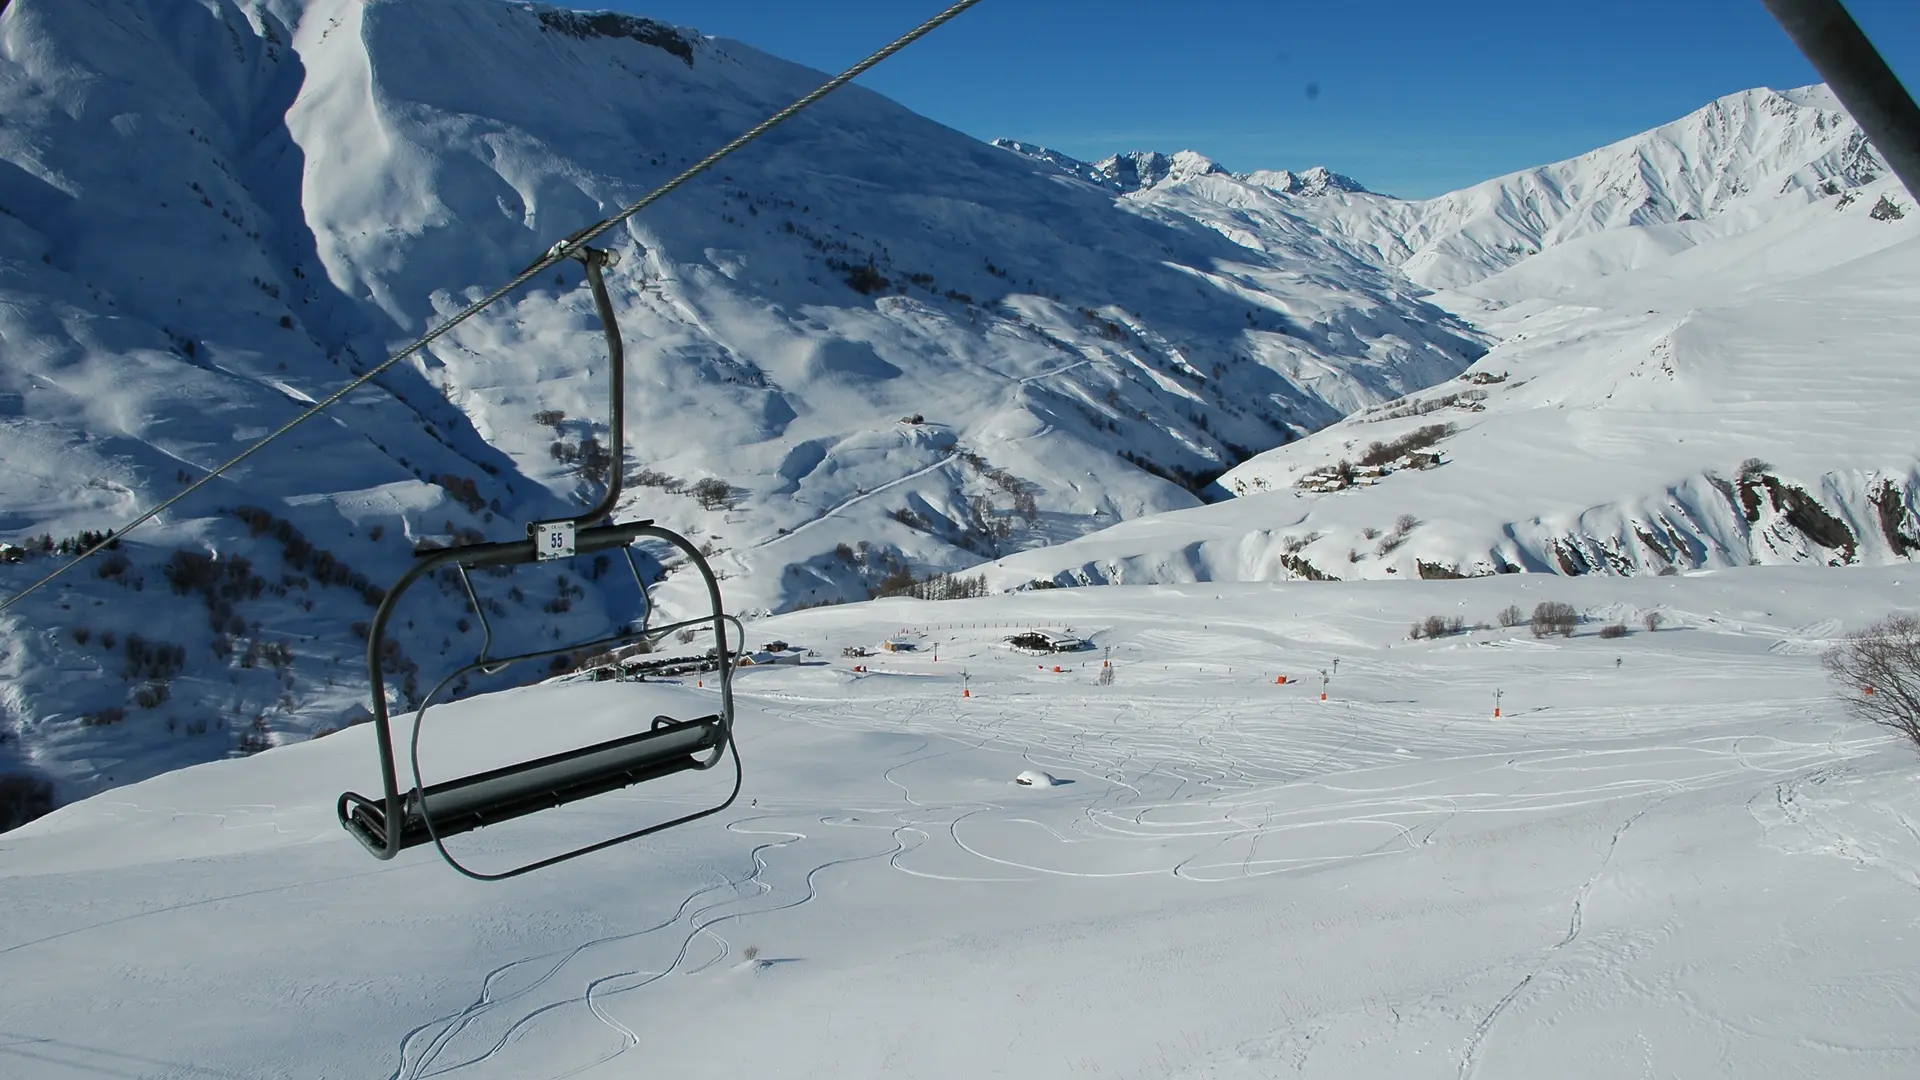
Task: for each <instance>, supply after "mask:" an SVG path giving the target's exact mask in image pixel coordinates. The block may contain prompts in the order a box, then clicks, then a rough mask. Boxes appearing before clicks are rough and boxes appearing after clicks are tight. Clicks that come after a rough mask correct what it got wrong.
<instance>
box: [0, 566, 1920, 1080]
mask: <svg viewBox="0 0 1920 1080" xmlns="http://www.w3.org/2000/svg"><path fill="white" fill-rule="evenodd" d="M1543 600H1558V601H1565V602H1568V603H1572V604H1574V605H1575V606H1576V607H1577V608H1579V609H1581V610H1582V611H1584V612H1586V613H1587V614H1588V615H1589V617H1590V621H1588V622H1585V623H1583V624H1582V625H1581V626H1580V627H1579V628H1578V629H1577V631H1576V633H1575V634H1574V635H1573V636H1572V637H1570V638H1559V637H1554V638H1548V639H1543V640H1536V639H1534V638H1533V637H1532V636H1531V635H1530V634H1528V633H1527V631H1526V630H1525V629H1523V628H1516V629H1486V630H1471V631H1468V632H1464V633H1461V634H1458V635H1454V636H1450V637H1446V638H1443V639H1440V640H1435V641H1420V642H1410V641H1408V640H1407V639H1406V627H1407V625H1408V624H1409V622H1410V621H1412V620H1415V619H1418V618H1421V617H1423V616H1426V615H1430V614H1434V613H1436V612H1438V613H1441V614H1446V615H1453V614H1458V615H1461V616H1463V617H1464V619H1465V621H1466V622H1467V623H1468V624H1469V625H1472V624H1475V623H1480V622H1492V621H1494V614H1495V612H1497V611H1499V610H1500V609H1501V608H1503V607H1505V606H1507V605H1509V604H1515V605H1519V606H1521V607H1523V608H1526V609H1531V607H1532V606H1533V605H1534V604H1535V603H1537V602H1540V601H1543ZM1916 606H1920V577H1916V575H1915V573H1914V570H1913V568H1911V567H1877V568H1853V569H1840V570H1835V569H1825V568H1814V567H1757V568H1740V569H1734V570H1727V571H1718V572H1708V573H1700V574H1689V575H1683V576H1678V577H1669V578H1654V577H1639V578H1608V577H1598V576H1593V577H1585V578H1579V579H1561V578H1550V577H1544V576H1539V575H1520V576H1509V577H1499V578H1488V579H1482V580H1477V581H1466V582H1412V583H1393V584H1388V583H1367V582H1363V583H1329V584H1304V583H1303V584H1287V585H1259V584H1230V585H1213V584H1207V585H1189V586H1180V587H1158V588H1129V587H1120V588H1106V589H1078V590H1062V591H1051V592H1040V593H1031V594H1023V595H1018V596H1010V597H996V598H990V599H984V600H963V601H949V602H942V603H932V602H920V601H883V602H879V603H874V604H863V605H850V606H847V607H842V608H835V609H821V610H816V611H808V612H803V613H799V614H795V615H790V616H782V617H779V618H776V619H772V620H765V621H760V622H756V623H755V624H754V625H753V627H752V629H753V630H754V632H755V634H756V635H777V636H778V637H779V638H780V639H781V640H785V641H788V642H790V643H793V644H795V645H800V646H804V647H806V648H809V649H812V650H813V651H815V652H816V653H818V654H819V656H820V657H831V658H832V659H831V660H825V659H816V660H814V661H812V662H809V663H808V664H805V665H800V666H793V665H773V666H766V667H757V668H752V669H748V670H746V671H745V672H743V674H742V677H741V679H740V683H739V686H740V705H741V713H740V723H739V732H740V740H741V752H742V755H743V757H744V759H745V763H746V769H747V783H746V789H745V791H744V792H743V793H742V795H741V797H740V799H739V801H738V803H736V804H735V805H734V806H733V807H732V808H731V809H730V810H728V811H726V812H725V813H724V814H722V815H720V816H717V817H714V818H711V819H708V820H706V821H703V822H701V823H698V824H695V825H692V826H689V827H686V828H684V829H681V830H677V831H674V832H671V833H667V834H662V835H661V836H659V837H657V838H655V839H652V840H649V841H646V842H642V843H637V844H632V845H628V846H625V847H621V848H618V849H615V850H612V851H608V852H605V853H601V854H598V855H595V856H591V857H588V858H586V859H582V860H577V861H575V862H573V863H569V864H567V865H564V866H561V867H556V868H553V869H551V870H548V871H545V872H542V873H539V874H536V875H534V876H531V877H528V878H523V879H518V880H515V881H513V882H509V883H505V884H500V885H479V884H476V883H474V882H471V881H468V880H466V879H463V878H460V877H457V876H455V875H454V874H453V873H452V872H451V871H448V870H447V869H445V868H444V867H443V866H441V865H440V863H439V862H438V861H437V860H436V859H435V858H434V857H433V856H432V855H431V853H430V852H426V851H418V850H416V851H412V852H407V853H403V854H402V855H401V856H400V857H399V858H397V859H396V860H394V861H392V862H389V863H379V862H375V861H373V860H372V859H370V858H369V857H368V856H367V854H366V853H365V852H364V851H363V850H361V848H360V847H359V845H358V844H356V843H354V842H353V841H352V840H351V839H350V838H348V837H347V836H346V835H345V834H344V833H343V832H341V830H340V829H339V828H338V826H337V825H336V824H335V823H334V821H333V800H334V798H335V796H336V795H337V794H338V793H339V792H340V791H342V790H345V789H347V788H350V787H351V788H357V789H360V790H366V788H367V785H368V784H369V783H370V782H371V781H372V777H373V768H374V755H373V742H372V739H371V737H370V736H371V734H372V733H371V731H370V730H369V729H368V728H366V727H355V728H350V729H348V730H346V731H344V732H341V733H340V734H337V735H334V736H331V737H328V738H326V739H322V740H319V741H315V742H311V743H305V744H301V745H297V746H290V747H284V748H280V749H276V750H273V751H270V752H268V753H265V754H262V755H259V756H257V757H254V758H251V759H248V760H240V761H227V762H216V763H213V764H209V765H203V766H199V767H196V768H192V769H187V770H182V771H179V772H175V773H171V774H168V775H166V776H162V777H157V778H155V779H152V780H148V781H145V782H143V783H139V784H135V785H131V786H128V787H125V788H122V789H120V790H118V791H115V792H112V793H109V794H106V795H102V796H98V797H96V798H93V799H89V800H86V801H84V802H81V803H78V804H75V805H72V806H69V807H66V808H64V809H62V810H59V811H56V812H55V813H54V814H52V815H51V816H49V817H46V818H43V819H41V820H40V821H37V822H35V823H33V824H30V825H28V826H26V827H25V828H23V829H20V830H17V831H15V832H13V833H9V834H7V835H6V836H5V837H0V896H4V898H5V906H6V911H7V918H6V920H5V921H4V924H0V958H4V959H0V964H4V969H5V971H6V973H7V976H6V978H5V979H4V980H0V1016H4V1017H5V1018H6V1019H5V1022H4V1024H0V1030H3V1031H4V1035H0V1072H4V1074H5V1075H7V1076H9V1077H18V1078H25V1080H69V1078H75V1080H77V1078H93V1077H99V1076H102V1075H113V1076H143V1077H144V1076H153V1077H160V1076H236V1077H237V1076H245V1077H249V1078H262V1077H310V1076H354V1077H392V1078H401V1077H405V1078H415V1077H427V1076H448V1077H469V1078H480V1077H500V1078H509V1080H545V1078H553V1077H562V1076H596V1077H643V1076H645V1077H653V1076H738V1075H755V1074H763V1075H781V1076H819V1077H835V1078H860V1077H874V1078H879V1077H899V1076H919V1077H928V1078H940V1077H953V1078H956V1080H962V1078H964V1080H976V1078H979V1077H992V1076H1013V1075H1019V1076H1032V1075H1035V1074H1042V1075H1053V1076H1069V1075H1082V1074H1085V1075H1099V1076H1122V1077H1176V1078H1188V1080H1198V1078H1207V1080H1228V1078H1232V1080H1239V1078H1248V1080H1251V1078H1253V1077H1273V1076H1316V1077H1330V1078H1331V1077H1353V1076H1395V1077H1410V1078H1420V1077H1431V1078H1435V1080H1441V1078H1444V1080H1457V1078H1459V1077H1477V1078H1482V1080H1497V1078H1502V1077H1513V1078H1538V1077H1545V1076H1551V1077H1568V1078H1578V1077H1617V1076H1621V1075H1653V1076H1689V1077H1701V1076H1726V1077H1752V1076H1789V1075H1798V1076H1820V1077H1827V1078H1867V1077H1884V1078H1904V1077H1911V1076H1913V1075H1915V1074H1916V1072H1920V1028H1916V1026H1915V1025H1914V1023H1913V1016H1914V1009H1915V1002H1916V1001H1917V1000H1920V924H1916V922H1915V919H1914V917H1913V915H1912V911H1913V908H1914V903H1913V902H1914V898H1915V895H1916V893H1915V890H1916V888H1920V785H1916V783H1915V781H1916V779H1920V756H1917V755H1916V753H1915V748H1914V747H1912V746H1910V745H1906V744H1902V743H1898V742H1895V741H1892V740H1891V739H1889V738H1887V737H1886V736H1885V735H1884V734H1883V733H1882V732H1881V731H1880V730H1879V729H1876V728H1873V727H1870V726H1866V725H1863V724H1861V723H1859V722H1856V721H1854V720H1851V719H1849V718H1848V717H1847V716H1845V715H1843V714H1842V713H1841V712H1840V711H1839V709H1838V707H1837V706H1836V705H1835V704H1834V702H1833V701H1832V699H1831V697H1830V695H1829V691H1828V688H1827V686H1826V684H1825V681H1824V679H1823V677H1822V675H1821V673H1820V671H1819V668H1818V664H1817V660H1816V654H1817V653H1818V652H1819V650H1820V649H1822V648H1823V647H1825V646H1826V645H1827V644H1828V643H1830V642H1831V641H1833V640H1834V639H1835V638H1836V637H1838V636H1839V635H1841V634H1843V633H1844V632H1846V631H1848V630H1851V629H1855V628H1857V627H1859V626H1861V625H1863V623H1864V622H1865V621H1867V620H1869V619H1871V618H1874V617H1877V616H1878V615H1880V614H1881V613H1883V612H1884V611H1885V610H1887V609H1888V608H1894V607H1898V608H1906V609H1909V610H1911V609H1914V608H1915V607H1916ZM1648 612H1659V613H1661V614H1662V615H1663V616H1664V620H1665V621H1664V625H1663V626H1662V627H1661V629H1659V630H1658V631H1657V632H1651V633H1649V632H1646V631H1644V630H1641V629H1639V627H1640V619H1641V617H1642V616H1643V615H1644V614H1645V613H1648ZM1613 620H1622V621H1624V622H1625V623H1626V624H1627V625H1628V626H1630V627H1633V628H1634V632H1633V633H1632V634H1630V635H1629V636H1627V637H1625V638H1624V639H1619V640H1613V641H1607V640H1602V639H1600V638H1598V637H1597V636H1596V633H1595V627H1596V625H1598V624H1601V623H1605V622H1611V621H1613ZM1023 628H1025V629H1033V628H1038V629H1053V630H1059V631H1061V632H1068V631H1070V632H1072V633H1074V634H1076V635H1088V636H1091V638H1092V640H1093V641H1094V643H1095V644H1096V645H1098V646H1101V647H1102V648H1103V649H1104V648H1106V647H1111V649H1112V656H1113V662H1114V665H1115V671H1116V677H1115V679H1114V680H1113V682H1112V683H1111V684H1110V685H1100V684H1099V683H1098V681H1097V680H1096V673H1097V671H1098V670H1099V666H1100V660H1099V659H1098V658H1097V657H1095V658H1089V657H1087V656H1086V655H1085V654H1083V655H1080V656H1075V657H1071V658H1064V657H1063V658H1061V659H1063V660H1065V661H1066V662H1064V663H1062V664H1061V666H1062V668H1063V671H1062V672H1060V673H1055V672H1054V671H1053V670H1052V665H1051V664H1049V665H1048V666H1047V667H1046V668H1044V669H1037V668H1036V666H1035V664H1034V663H1033V661H1032V659H1031V658H1030V657H1027V656H1024V655H1021V654H1018V653H1014V652H1010V651H1008V650H1006V649H1005V648H1003V647H1002V644H1001V643H1002V641H1003V639H1004V638H1005V637H1006V636H1007V635H1008V634H1009V633H1011V632H1016V631H1018V630H1019V629H1023ZM902 631H906V632H909V633H914V634H917V635H919V640H923V641H926V642H928V643H929V644H935V643H937V645H938V655H939V659H938V660H937V661H936V660H934V659H932V657H933V655H934V652H933V650H932V649H923V650H916V651H915V652H912V653H901V654H895V655H888V656H880V657H870V658H867V659H864V660H861V661H858V662H859V663H861V664H862V665H864V666H866V667H867V668H868V671H867V673H865V674H860V673H856V672H854V671H853V665H854V664H855V662H856V661H853V660H843V659H840V654H841V650H842V649H843V648H846V647H848V646H863V647H869V648H871V647H872V646H874V645H876V644H877V643H878V642H879V641H881V640H883V639H885V638H887V637H889V636H892V635H898V634H900V633H901V632H902ZM1336 664H1337V667H1336ZM1323 670H1325V671H1327V672H1328V674H1329V681H1328V682H1327V684H1326V686H1327V690H1328V700H1327V701H1326V702H1324V703H1323V702H1321V701H1320V700H1319V691H1320V688H1321V686H1322V681H1321V679H1320V677H1319V675H1320V672H1321V671H1323ZM963 671H964V672H965V673H966V675H967V676H968V682H969V684H970V688H971V690H972V696H971V697H962V696H961V690H962V685H963V682H962V678H961V675H962V672H963ZM1279 674H1285V675H1287V676H1288V681H1287V683H1286V684H1284V685H1279V684H1276V683H1275V676H1276V675H1279ZM1496 693H1498V694H1499V695H1500V696H1499V698H1498V699H1497V700H1498V701H1499V703H1500V707H1501V712H1502V715H1501V716H1500V717H1499V718H1498V719H1496V718H1495V717H1494V716H1493V711H1494V707H1495V702H1496V697H1495V695H1496ZM712 704H713V691H712V689H711V686H709V687H708V688H706V689H700V688H698V687H695V686H691V685H685V684H663V683H647V684H633V683H586V682H579V683H556V684H549V685H542V686H538V687H531V688H526V689H520V690H515V691H509V692H506V693H501V694H497V695H489V696H487V697H483V698H479V699H475V700H471V701H468V702H464V703H461V704H458V705H455V706H452V707H449V708H447V709H445V710H444V711H443V712H438V713H436V714H432V715H430V716H429V718H428V732H427V736H426V739H425V741H424V745H423V759H424V762H425V768H426V770H427V774H428V777H429V778H430V779H434V778H441V777H445V776H451V775H456V774H458V773H460V772H463V771H465V770H470V769H477V768H484V767H487V766H489V765H492V764H496V763H498V762H499V761H501V760H506V759H511V758H513V757H514V756H516V755H530V754H537V753H542V752H545V751H548V750H551V749H554V748H556V747H557V746H560V745H565V744H568V743H574V742H584V741H588V740H592V739H597V738H602V737H608V736H612V735H615V734H619V733H624V732H627V731H631V730H633V729H634V727H635V725H636V724H640V723H644V722H645V719H646V718H650V717H651V716H653V715H654V714H655V713H656V712H667V713H672V714H676V715H683V716H684V715H691V714H695V713H697V712H703V711H705V710H707V709H710V708H711V707H712ZM1023 769H1033V770H1039V771H1044V772H1046V773H1049V774H1052V775H1054V776H1058V777H1060V778H1062V779H1065V780H1071V781H1073V782H1072V783H1070V784H1064V785H1062V786H1059V787H1053V788H1038V787H1034V788H1014V787H1012V786H1010V785H1009V783H1008V777H1009V776H1012V775H1015V774H1016V773H1017V772H1019V771H1021V770H1023ZM721 788H723V778H720V777H716V776H712V775H708V776H704V777H701V778H698V779H695V780H689V781H687V782H685V783H684V784H681V785H680V786H677V787H672V788H670V789H669V790H666V791H664V792H662V791H659V790H656V789H653V788H647V789H640V790H634V791H628V792H622V793H618V794H614V795H609V796H605V797H602V798H601V799H599V800H596V801H593V802H590V803H586V804H579V805H578V806H576V807H569V808H568V809H566V810H563V811H557V812H550V813H547V814H543V815H540V816H537V817H534V818H530V819H525V820H522V821H520V822H515V823H510V824H508V825H503V826H498V827H495V828H490V829H487V830H483V831H481V832H479V833H475V834H470V835H468V836H464V837H459V838H456V846H457V848H458V850H459V851H460V852H461V853H462V854H463V856H465V857H467V858H469V859H470V860H471V861H473V862H475V863H478V864H480V865H481V866H483V867H486V866H493V867H497V866H502V865H505V864H506V863H508V862H509V861H512V860H516V859H523V858H526V857H529V856H531V855H534V854H536V853H543V852H550V851H554V850H557V849H558V848H560V847H561V846H563V845H569V844H574V843H578V842H581V841H584V840H587V839H589V838H592V837H597V836H601V835H605V834H607V833H609V832H611V831H614V830H619V829H625V828H629V827H631V826H633V825H634V824H636V823H638V822H640V821H642V820H645V819H648V818H649V817H657V816H659V815H664V814H670V813H676V812H679V811H682V810H684V809H687V808H690V807H692V806H694V805H696V803H697V800H698V798H699V797H701V796H711V795H713V794H714V792H715V791H716V790H718V789H721Z"/></svg>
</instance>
